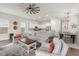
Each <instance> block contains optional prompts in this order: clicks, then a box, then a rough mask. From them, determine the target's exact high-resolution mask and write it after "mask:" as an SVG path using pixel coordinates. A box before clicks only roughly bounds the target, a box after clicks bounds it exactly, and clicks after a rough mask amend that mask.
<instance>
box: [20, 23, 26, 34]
mask: <svg viewBox="0 0 79 59" xmlns="http://www.w3.org/2000/svg"><path fill="white" fill-rule="evenodd" d="M24 32H25V22H21V33H24Z"/></svg>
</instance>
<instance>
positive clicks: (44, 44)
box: [0, 3, 79, 56]
mask: <svg viewBox="0 0 79 59" xmlns="http://www.w3.org/2000/svg"><path fill="white" fill-rule="evenodd" d="M78 7H79V4H78V3H2V4H0V46H1V48H0V50H1V51H0V56H31V55H32V56H73V55H75V56H78V55H79V54H78V52H79V30H78V29H79V24H78V22H79V20H78V19H79V13H78V11H79V9H78ZM26 41H27V42H26ZM29 41H30V42H29ZM52 41H54V42H52ZM51 44H52V48H51ZM17 46H18V47H17ZM20 47H21V48H20ZM29 47H30V48H29ZM5 48H6V49H5ZM11 53H12V54H11Z"/></svg>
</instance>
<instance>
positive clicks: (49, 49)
mask: <svg viewBox="0 0 79 59" xmlns="http://www.w3.org/2000/svg"><path fill="white" fill-rule="evenodd" d="M54 46H55V45H54V42H53V40H52V41H51V42H50V46H49V48H48V52H49V53H52V51H53V50H54Z"/></svg>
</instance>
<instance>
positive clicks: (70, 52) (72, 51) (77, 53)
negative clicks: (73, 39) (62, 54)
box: [67, 48, 79, 56]
mask: <svg viewBox="0 0 79 59" xmlns="http://www.w3.org/2000/svg"><path fill="white" fill-rule="evenodd" d="M67 56H79V49H75V48H69V50H68V52H67Z"/></svg>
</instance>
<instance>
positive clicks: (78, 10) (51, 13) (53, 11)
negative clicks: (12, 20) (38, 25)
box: [0, 3, 79, 19]
mask: <svg viewBox="0 0 79 59" xmlns="http://www.w3.org/2000/svg"><path fill="white" fill-rule="evenodd" d="M18 5H19V3H18V4H16V3H2V4H1V3H0V12H4V13H8V14H13V15H17V16H20V17H23V18H33V19H39V18H46V17H63V16H65V15H66V12H71V14H73V15H74V14H75V15H77V14H79V4H78V3H41V4H40V3H39V4H37V5H38V6H39V7H40V13H38V14H35V15H30V14H26V13H25V12H23V9H22V8H21V7H19V6H18ZM26 5H27V4H26Z"/></svg>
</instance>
